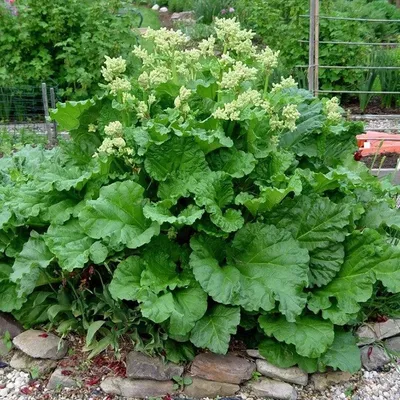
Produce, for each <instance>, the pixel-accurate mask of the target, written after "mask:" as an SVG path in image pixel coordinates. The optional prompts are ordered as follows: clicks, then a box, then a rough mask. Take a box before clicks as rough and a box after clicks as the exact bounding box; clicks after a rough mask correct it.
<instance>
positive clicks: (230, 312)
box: [190, 304, 240, 354]
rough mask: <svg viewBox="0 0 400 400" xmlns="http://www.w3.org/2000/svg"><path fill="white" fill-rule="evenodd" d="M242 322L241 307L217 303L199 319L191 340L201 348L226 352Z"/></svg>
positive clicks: (221, 352) (220, 352) (219, 352)
mask: <svg viewBox="0 0 400 400" xmlns="http://www.w3.org/2000/svg"><path fill="white" fill-rule="evenodd" d="M239 322H240V309H239V307H227V306H223V305H220V304H219V305H215V306H214V307H213V308H211V309H209V310H208V311H207V313H206V315H205V316H204V317H203V318H202V319H200V320H199V321H197V323H196V325H195V326H194V328H193V330H192V333H191V336H190V341H191V342H192V343H193V344H194V345H195V346H197V347H199V348H207V349H209V350H211V351H212V352H214V353H218V354H225V353H226V352H227V351H228V347H229V341H230V338H231V335H233V334H235V333H236V329H237V326H238V325H239Z"/></svg>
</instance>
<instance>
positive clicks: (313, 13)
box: [308, 0, 315, 94]
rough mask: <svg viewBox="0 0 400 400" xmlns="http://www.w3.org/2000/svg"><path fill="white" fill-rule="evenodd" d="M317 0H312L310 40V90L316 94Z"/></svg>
mask: <svg viewBox="0 0 400 400" xmlns="http://www.w3.org/2000/svg"><path fill="white" fill-rule="evenodd" d="M314 45H315V0H310V33H309V40H308V90H309V91H310V92H311V93H313V94H314V82H315V79H314V70H315V65H314V61H315V55H314V49H315V47H314Z"/></svg>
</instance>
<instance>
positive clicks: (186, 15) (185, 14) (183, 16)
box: [171, 11, 194, 21]
mask: <svg viewBox="0 0 400 400" xmlns="http://www.w3.org/2000/svg"><path fill="white" fill-rule="evenodd" d="M171 19H172V20H174V21H185V20H193V19H194V12H193V11H182V12H174V13H173V14H172V15H171Z"/></svg>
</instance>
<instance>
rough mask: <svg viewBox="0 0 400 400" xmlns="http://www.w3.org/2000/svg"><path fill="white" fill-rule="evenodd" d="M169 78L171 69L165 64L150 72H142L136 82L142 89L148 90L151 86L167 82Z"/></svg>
mask: <svg viewBox="0 0 400 400" xmlns="http://www.w3.org/2000/svg"><path fill="white" fill-rule="evenodd" d="M171 78H172V73H171V70H170V69H169V68H167V67H165V66H159V67H156V68H154V69H153V70H152V71H150V72H147V71H144V72H142V73H141V74H140V75H139V77H138V83H139V85H140V86H141V87H142V88H143V89H145V90H148V89H149V88H151V87H156V86H158V85H161V84H162V83H166V82H168V81H169V80H170V79H171Z"/></svg>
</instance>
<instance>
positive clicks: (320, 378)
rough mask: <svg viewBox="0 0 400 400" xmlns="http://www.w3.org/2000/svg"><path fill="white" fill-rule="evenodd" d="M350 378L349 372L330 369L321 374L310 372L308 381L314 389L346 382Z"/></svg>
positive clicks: (322, 388)
mask: <svg viewBox="0 0 400 400" xmlns="http://www.w3.org/2000/svg"><path fill="white" fill-rule="evenodd" d="M350 379H351V374H350V372H342V371H332V372H325V373H323V374H312V375H311V382H310V383H311V386H313V387H314V389H316V390H325V389H327V388H328V387H330V386H331V385H335V384H337V383H342V382H348V381H349V380H350Z"/></svg>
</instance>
